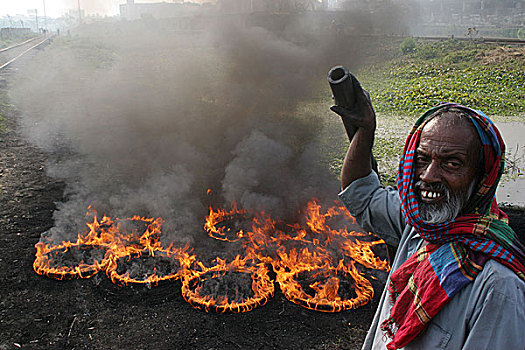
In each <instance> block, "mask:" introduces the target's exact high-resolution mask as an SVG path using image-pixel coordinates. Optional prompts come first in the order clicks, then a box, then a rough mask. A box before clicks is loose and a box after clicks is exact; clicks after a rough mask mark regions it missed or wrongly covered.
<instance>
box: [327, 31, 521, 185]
mask: <svg viewBox="0 0 525 350" xmlns="http://www.w3.org/2000/svg"><path fill="white" fill-rule="evenodd" d="M396 45H398V46H399V51H398V55H397V56H396V57H394V58H392V59H389V60H388V61H385V62H382V63H375V64H373V65H369V66H366V67H363V68H362V69H361V70H359V71H357V72H356V75H357V77H358V78H359V80H360V81H361V83H362V85H363V87H364V88H365V89H367V90H368V91H369V92H370V95H371V98H372V102H373V105H374V108H375V110H376V114H377V118H378V129H377V132H376V139H375V144H374V149H373V152H374V155H375V157H376V159H377V160H378V163H379V171H380V174H381V179H382V182H383V184H386V185H394V184H395V176H396V173H397V165H398V159H399V156H400V155H401V153H402V151H403V146H404V142H405V138H406V135H407V133H408V131H409V130H410V127H411V125H412V124H413V122H414V121H415V119H416V118H417V116H419V115H421V114H422V113H423V112H424V111H425V110H427V109H428V108H430V107H433V106H435V105H436V104H438V103H440V102H449V101H453V102H458V103H460V104H463V105H466V106H469V107H472V108H475V109H479V110H481V111H483V112H484V113H486V114H487V115H489V116H491V117H492V119H493V120H497V121H519V122H525V74H524V67H525V61H524V57H521V58H520V57H519V56H513V55H509V57H508V58H507V59H505V60H501V61H499V62H496V63H492V64H486V63H485V61H484V60H483V57H488V56H490V55H491V54H492V53H493V52H494V50H495V49H496V48H497V46H494V45H487V44H481V43H476V42H463V41H456V40H449V41H443V42H433V43H421V42H417V41H416V40H415V39H407V40H405V41H404V42H402V43H397V44H396ZM339 123H340V121H337V122H335V123H334V124H333V125H330V126H329V127H330V128H339V129H341V130H342V125H339ZM332 130H335V129H332ZM336 133H337V132H336ZM332 141H334V142H336V143H337V146H332V147H331V149H330V153H329V154H330V157H331V159H330V162H329V163H330V167H331V169H332V171H333V172H334V173H335V174H339V172H340V170H341V166H342V163H343V158H344V155H345V153H346V148H347V147H348V141H347V140H346V136H344V135H343V136H340V137H338V138H335V139H333V140H332ZM509 156H510V155H509ZM508 159H512V157H509V158H508ZM515 163H518V162H512V161H509V162H508V164H507V168H508V169H507V173H512V167H513V166H515ZM513 164H514V165H513ZM514 173H515V172H514Z"/></svg>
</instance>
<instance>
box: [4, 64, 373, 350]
mask: <svg viewBox="0 0 525 350" xmlns="http://www.w3.org/2000/svg"><path fill="white" fill-rule="evenodd" d="M9 76H10V73H9V70H7V71H4V72H1V73H0V96H2V97H1V101H0V115H2V116H3V117H4V118H5V120H4V121H2V125H3V127H2V129H1V130H0V185H1V193H2V196H1V197H0V210H1V216H0V240H1V244H0V280H1V283H0V296H1V297H0V349H17V348H22V349H146V348H155V349H192V348H198V349H275V348H279V349H292V348H294V349H297V348H299V349H358V348H359V347H360V345H361V343H362V341H363V339H364V336H365V335H366V330H367V328H368V325H369V324H370V322H371V319H372V316H373V313H374V310H375V308H376V306H377V299H378V297H379V295H380V293H381V289H382V285H381V284H380V283H376V285H375V288H376V292H375V297H374V300H373V301H372V302H371V303H370V304H368V305H366V306H364V307H362V308H360V309H357V310H350V311H346V312H342V313H336V314H330V313H321V312H316V311H310V310H307V309H305V308H303V307H300V306H297V305H295V304H292V303H291V302H289V301H287V300H286V299H285V298H284V296H283V295H282V293H281V292H280V291H279V289H278V288H276V293H275V296H274V297H273V298H272V299H271V300H270V301H269V302H268V303H267V304H266V305H265V306H263V307H260V308H258V309H255V310H253V311H251V312H247V313H244V314H215V313H205V312H202V311H199V310H196V309H194V308H192V307H191V305H190V304H188V303H187V302H186V301H185V300H184V299H183V298H182V296H181V292H180V287H181V285H180V282H176V283H174V284H170V285H163V286H161V287H158V288H153V289H150V290H149V289H146V288H138V289H137V288H135V289H133V288H129V287H126V288H117V287H115V286H114V285H113V284H111V283H110V282H109V281H108V279H107V278H106V277H105V276H104V275H102V276H97V277H95V278H92V279H89V280H73V281H56V280H52V279H48V278H45V277H41V276H39V275H37V274H36V273H35V272H34V271H33V268H32V263H33V260H34V256H35V248H34V245H35V243H37V242H38V241H39V238H40V235H41V233H42V232H45V231H46V230H48V229H49V228H51V227H52V226H53V216H52V214H53V211H54V210H55V203H56V202H59V201H61V200H62V199H63V196H64V193H63V192H64V184H63V183H60V182H57V181H56V180H54V179H52V178H49V177H48V176H46V173H45V166H46V165H45V164H46V158H47V157H49V156H50V155H48V154H44V153H42V152H41V151H39V150H38V149H36V148H34V147H33V146H31V145H29V144H27V143H26V142H25V141H24V140H23V139H22V138H21V136H20V134H19V129H18V118H19V115H18V114H17V111H16V107H15V106H11V105H10V104H9V101H8V100H7V98H6V97H5V92H6V90H7V89H8V85H9Z"/></svg>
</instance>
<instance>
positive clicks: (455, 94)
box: [359, 38, 525, 116]
mask: <svg viewBox="0 0 525 350" xmlns="http://www.w3.org/2000/svg"><path fill="white" fill-rule="evenodd" d="M414 44H415V40H414V39H412V38H410V39H406V40H405V41H403V42H402V43H401V45H400V53H401V56H400V57H398V58H395V59H393V60H390V61H388V62H386V63H382V64H377V65H374V66H370V67H366V68H364V69H362V70H361V71H360V72H359V78H360V80H361V81H362V82H363V85H364V86H366V87H367V88H368V89H369V91H370V92H371V97H372V99H373V102H374V106H375V108H376V111H377V112H378V113H380V114H381V113H382V114H385V113H388V114H392V113H394V114H402V115H409V116H413V115H419V114H420V113H421V112H423V111H424V110H426V109H428V108H430V107H432V106H434V105H436V104H438V103H439V102H444V101H454V102H458V103H461V104H464V105H467V106H469V107H473V108H476V109H479V110H482V111H484V112H485V113H486V114H488V115H500V116H517V115H523V114H525V74H524V66H525V57H524V56H525V53H524V52H523V51H517V49H516V53H515V52H513V51H512V50H505V49H498V47H497V46H493V45H487V44H482V43H476V42H473V41H470V42H465V41H457V40H449V41H442V42H431V43H416V45H414ZM506 53H507V55H505V54H506ZM520 55H521V56H520Z"/></svg>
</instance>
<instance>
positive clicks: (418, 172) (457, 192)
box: [414, 112, 481, 223]
mask: <svg viewBox="0 0 525 350" xmlns="http://www.w3.org/2000/svg"><path fill="white" fill-rule="evenodd" d="M469 123H470V122H469V121H468V120H465V119H457V117H455V115H454V114H453V113H452V112H445V113H444V114H443V115H442V116H440V117H437V118H435V119H433V120H431V121H430V122H428V123H427V124H426V125H425V127H424V128H423V130H422V132H421V138H420V142H419V146H418V148H417V150H416V163H415V167H416V168H415V180H414V182H415V183H414V193H415V195H416V198H417V200H418V205H419V211H420V216H421V218H422V219H423V221H425V222H428V223H441V222H444V221H448V220H451V219H453V218H455V217H456V216H457V215H458V214H459V213H460V211H461V209H462V208H463V206H464V205H465V203H466V202H467V200H468V198H469V197H470V195H471V193H472V191H473V189H474V185H475V179H476V171H477V165H478V161H479V147H481V145H480V142H479V139H478V136H477V135H476V132H475V130H474V127H473V125H470V124H469Z"/></svg>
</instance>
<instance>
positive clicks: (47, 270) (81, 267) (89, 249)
mask: <svg viewBox="0 0 525 350" xmlns="http://www.w3.org/2000/svg"><path fill="white" fill-rule="evenodd" d="M36 248H37V253H36V258H35V261H34V262H33V269H34V270H35V272H36V273H37V274H39V275H43V276H47V277H50V278H54V279H57V280H69V279H74V278H90V277H93V276H94V275H96V274H97V273H98V272H100V271H101V270H105V269H106V267H107V265H108V264H109V248H108V247H106V246H103V245H98V244H86V243H71V242H63V243H62V244H60V245H57V246H50V245H49V244H45V243H42V242H39V243H37V244H36Z"/></svg>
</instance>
